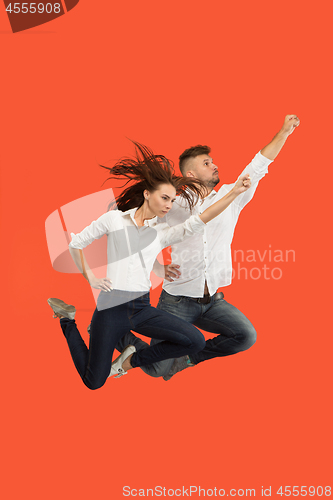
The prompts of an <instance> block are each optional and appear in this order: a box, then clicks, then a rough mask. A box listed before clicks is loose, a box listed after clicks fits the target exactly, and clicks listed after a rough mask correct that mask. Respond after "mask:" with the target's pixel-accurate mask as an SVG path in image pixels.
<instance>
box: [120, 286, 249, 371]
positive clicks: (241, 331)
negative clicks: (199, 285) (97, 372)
mask: <svg viewBox="0 0 333 500" xmlns="http://www.w3.org/2000/svg"><path fill="white" fill-rule="evenodd" d="M157 309H161V310H163V311H166V312H168V313H171V314H173V315H175V316H177V317H178V318H181V319H184V320H186V321H188V322H189V323H192V324H193V325H194V326H196V327H197V328H200V329H201V330H205V331H206V332H210V333H215V334H217V336H216V337H213V338H211V339H209V340H206V345H205V347H204V349H203V350H202V351H199V352H197V353H195V354H191V355H190V359H191V362H192V363H194V364H198V363H201V362H202V361H206V360H207V359H212V358H215V357H219V356H230V355H231V354H237V353H238V352H241V351H246V349H249V348H250V347H251V346H253V344H254V343H255V341H256V338H257V334H256V331H255V329H254V327H253V325H252V323H251V322H250V321H249V320H248V319H247V317H246V316H245V315H244V314H243V313H242V312H240V311H239V310H238V309H237V308H236V307H234V306H233V305H231V304H229V303H228V302H227V301H226V300H224V297H223V294H221V293H218V294H215V295H213V296H212V297H211V302H210V303H209V304H200V303H198V302H196V301H194V300H193V299H191V298H190V297H183V296H174V295H170V294H168V293H167V292H166V291H165V290H163V291H162V293H161V296H160V299H159V303H158V305H157ZM158 342H160V341H159V340H157V339H152V341H151V345H154V344H157V343H158ZM128 344H133V345H135V346H136V349H137V351H140V350H141V349H146V348H147V347H148V344H147V343H146V342H144V341H143V340H141V339H139V338H138V337H135V335H133V333H131V332H129V333H127V334H126V335H125V336H124V337H123V338H122V339H121V343H119V344H118V345H117V349H119V350H121V349H123V348H124V347H126V345H128ZM172 364H173V359H167V360H164V361H160V362H157V363H154V364H153V365H149V366H141V367H140V368H141V369H142V370H143V371H144V372H145V373H147V374H148V375H150V376H152V377H162V376H163V375H166V374H167V373H168V372H169V371H170V368H171V366H172Z"/></svg>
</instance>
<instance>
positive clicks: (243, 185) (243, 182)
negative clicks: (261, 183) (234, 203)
mask: <svg viewBox="0 0 333 500" xmlns="http://www.w3.org/2000/svg"><path fill="white" fill-rule="evenodd" d="M250 186H251V179H250V174H246V175H242V176H241V177H240V178H239V179H238V180H237V182H236V184H235V185H234V187H233V191H234V192H235V194H236V195H237V196H238V195H239V194H241V193H244V192H245V191H247V190H248V189H249V187H250Z"/></svg>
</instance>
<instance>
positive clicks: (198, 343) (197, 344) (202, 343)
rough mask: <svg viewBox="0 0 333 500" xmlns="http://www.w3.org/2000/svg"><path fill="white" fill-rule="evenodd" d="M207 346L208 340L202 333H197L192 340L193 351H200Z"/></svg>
mask: <svg viewBox="0 0 333 500" xmlns="http://www.w3.org/2000/svg"><path fill="white" fill-rule="evenodd" d="M205 347H206V340H205V337H204V336H203V334H202V333H200V335H196V337H195V339H193V341H192V348H191V353H192V354H193V353H195V352H200V351H202V350H203V349H204V348H205Z"/></svg>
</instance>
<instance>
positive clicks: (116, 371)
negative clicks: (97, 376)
mask: <svg viewBox="0 0 333 500" xmlns="http://www.w3.org/2000/svg"><path fill="white" fill-rule="evenodd" d="M135 351H136V349H135V346H134V345H128V346H127V347H125V349H124V350H123V351H122V353H121V354H120V356H118V358H116V359H115V360H114V362H113V363H112V365H111V371H110V375H109V377H114V376H115V375H116V377H115V378H118V377H121V376H122V375H126V373H127V372H125V370H124V369H123V368H122V365H123V362H124V361H125V359H127V358H128V356H130V355H131V354H133V353H134V352H135Z"/></svg>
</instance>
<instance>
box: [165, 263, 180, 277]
mask: <svg viewBox="0 0 333 500" xmlns="http://www.w3.org/2000/svg"><path fill="white" fill-rule="evenodd" d="M179 267H180V266H179V265H178V264H166V265H165V266H164V276H162V278H165V279H166V280H167V281H174V280H175V279H177V278H179V276H180V274H181V273H180V271H178V269H179Z"/></svg>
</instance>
